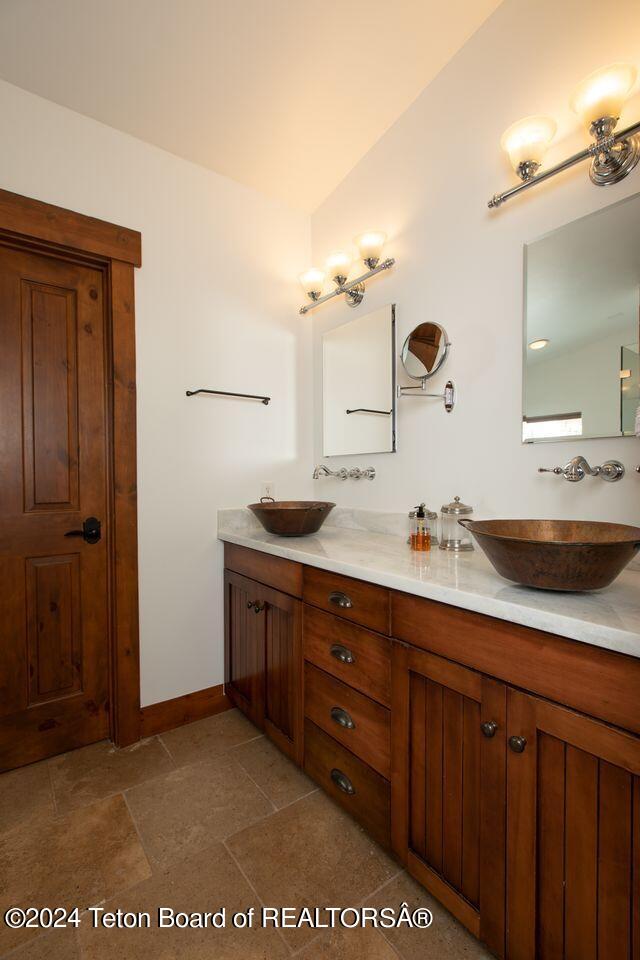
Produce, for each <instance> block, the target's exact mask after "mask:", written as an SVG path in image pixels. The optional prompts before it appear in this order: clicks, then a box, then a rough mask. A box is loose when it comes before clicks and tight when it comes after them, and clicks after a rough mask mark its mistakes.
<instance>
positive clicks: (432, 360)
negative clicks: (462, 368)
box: [398, 322, 455, 413]
mask: <svg viewBox="0 0 640 960" xmlns="http://www.w3.org/2000/svg"><path fill="white" fill-rule="evenodd" d="M450 346H451V341H450V340H449V337H448V336H447V331H446V330H445V329H444V327H443V326H441V324H439V323H431V322H429V323H420V324H418V326H417V327H414V329H413V330H412V331H411V333H410V334H409V336H408V337H407V339H406V340H405V342H404V345H403V347H402V353H401V355H400V359H401V360H402V366H403V367H404V369H405V372H406V373H407V376H409V377H410V378H411V379H412V380H418V381H420V385H419V386H416V387H401V386H399V387H398V396H399V397H403V396H408V397H416V396H422V397H432V398H436V399H438V400H443V401H444V407H445V410H446V411H447V413H451V411H452V410H453V407H454V404H455V387H454V384H453V381H452V380H447V382H446V384H445V388H444V393H427V392H426V386H427V380H429V379H431V377H433V376H435V374H436V373H437V372H438V370H440V368H441V367H442V365H443V364H444V362H445V360H446V359H447V356H448V355H449V348H450ZM416 391H417V392H416Z"/></svg>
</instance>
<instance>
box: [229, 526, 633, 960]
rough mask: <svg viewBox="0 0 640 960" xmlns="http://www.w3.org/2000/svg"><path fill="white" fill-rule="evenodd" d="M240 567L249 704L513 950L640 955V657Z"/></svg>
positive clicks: (467, 915) (238, 636)
mask: <svg viewBox="0 0 640 960" xmlns="http://www.w3.org/2000/svg"><path fill="white" fill-rule="evenodd" d="M225 560H226V561H227V562H226V566H227V567H228V568H229V567H232V569H227V571H226V573H225V595H226V643H227V649H226V660H227V683H226V690H227V693H228V695H229V698H230V699H231V700H232V701H233V703H234V704H235V705H236V706H238V707H239V708H240V709H241V710H243V711H244V712H245V714H246V715H247V716H248V717H249V718H250V719H251V720H252V721H253V722H254V723H255V724H256V725H257V726H258V727H260V728H261V729H263V730H265V732H266V733H267V734H268V735H269V736H270V737H271V738H272V739H273V741H274V742H275V743H276V744H277V745H278V746H279V747H280V748H281V749H282V750H283V751H284V752H285V753H287V754H288V755H289V756H290V757H292V758H293V759H294V760H295V761H296V762H297V763H302V760H303V736H304V739H305V742H304V766H305V769H306V771H307V772H308V773H309V775H310V776H311V777H313V778H314V779H315V780H316V781H317V782H318V783H319V784H321V785H322V786H323V788H324V789H325V790H327V792H328V793H329V794H330V795H331V796H333V797H334V798H335V799H336V801H337V802H338V803H340V804H341V805H342V806H343V808H344V809H345V810H349V812H350V813H351V814H352V815H353V816H354V817H355V818H356V819H357V820H358V821H359V822H360V823H361V824H362V825H363V826H364V827H365V829H367V830H368V831H369V832H370V833H371V834H372V836H374V837H375V838H376V839H377V840H378V841H379V842H380V843H382V844H384V845H385V846H387V845H389V842H391V847H392V849H393V851H394V852H395V854H396V856H397V857H398V859H399V860H400V861H401V862H402V863H403V864H405V865H406V867H407V869H408V870H409V872H410V873H411V874H412V875H413V876H414V877H416V879H417V880H418V881H419V882H420V883H422V884H423V885H424V886H425V887H426V888H427V889H428V890H429V891H430V892H431V893H432V894H433V895H434V896H435V897H436V898H437V899H438V900H440V901H441V902H442V903H443V904H444V905H445V906H446V907H447V908H448V909H449V910H450V911H451V912H452V913H453V914H454V915H455V916H456V917H458V919H459V920H461V922H462V923H464V924H465V925H466V926H467V927H468V929H469V930H470V931H471V932H472V933H473V934H475V935H476V936H477V937H479V938H480V939H481V940H483V941H484V942H485V943H486V944H487V946H488V947H489V949H490V950H491V951H492V952H493V953H494V954H495V955H496V956H497V957H499V958H505V960H640V736H638V734H640V659H638V658H634V657H629V656H625V655H623V654H620V653H615V652H613V651H609V650H604V649H601V648H598V647H594V646H590V645H588V644H582V643H578V642H577V641H573V640H568V639H566V638H563V637H559V636H554V635H552V634H549V633H543V632H541V631H538V630H535V629H532V628H529V627H524V626H519V625H516V624H512V623H510V622H507V621H502V620H496V619H494V618H492V617H488V616H484V615H481V614H478V613H472V612H470V611H466V610H461V609H459V608H456V607H452V606H448V605H446V604H443V603H438V602H436V601H433V600H426V599H422V598H418V597H415V596H411V595H408V594H404V593H399V592H396V591H389V590H387V589H386V588H383V587H380V586H377V585H374V584H368V583H365V582H364V581H356V580H353V579H351V578H346V577H341V576H340V575H338V574H333V573H328V572H324V571H319V570H316V569H315V568H309V567H303V566H302V565H301V564H295V563H292V562H290V561H288V560H283V559H280V558H272V557H268V556H267V555H264V554H256V553H255V552H254V551H252V550H247V549H245V548H243V547H235V546H234V547H229V545H227V549H226V550H225ZM272 560H277V563H271V561H272ZM303 621H304V629H303V626H302V623H303ZM391 638H393V639H391ZM303 690H304V695H303ZM303 699H304V701H305V702H304V709H303ZM303 716H304V717H305V718H306V719H305V720H304V724H305V726H304V733H303Z"/></svg>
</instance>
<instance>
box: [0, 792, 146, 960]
mask: <svg viewBox="0 0 640 960" xmlns="http://www.w3.org/2000/svg"><path fill="white" fill-rule="evenodd" d="M150 873H151V869H150V867H149V862H148V860H147V858H146V856H145V854H144V850H143V849H142V845H141V843H140V840H139V839H138V835H137V833H136V830H135V827H134V824H133V822H132V820H131V817H130V816H129V811H128V810H127V807H126V804H125V802H124V799H123V797H122V796H117V797H110V798H109V799H106V800H99V801H98V802H97V803H94V804H92V805H91V806H90V807H81V808H80V809H79V810H74V811H73V812H72V813H70V814H68V815H67V816H64V817H57V818H47V819H43V820H38V819H36V820H34V819H31V820H26V821H24V822H23V823H22V824H19V825H18V826H17V827H14V828H13V829H12V830H9V831H7V832H5V833H3V834H1V835H0V916H1V915H2V914H4V911H5V909H6V908H7V907H9V906H20V907H27V906H36V907H57V906H62V907H67V908H71V907H75V906H77V907H79V908H80V909H81V910H82V909H84V908H85V907H87V906H89V905H91V904H95V903H99V902H100V901H101V900H104V899H105V898H106V897H110V896H112V895H113V894H115V893H116V892H117V891H118V890H124V889H125V888H126V887H128V886H130V885H131V884H134V883H138V882H140V881H141V880H144V879H145V878H146V877H148V876H149V875H150ZM34 935H37V931H36V930H10V929H9V928H8V927H5V926H4V925H2V926H0V955H1V954H2V953H3V952H6V951H7V950H9V949H10V948H12V947H14V946H17V945H18V944H20V943H23V942H24V941H25V940H27V939H31V938H33V937H34Z"/></svg>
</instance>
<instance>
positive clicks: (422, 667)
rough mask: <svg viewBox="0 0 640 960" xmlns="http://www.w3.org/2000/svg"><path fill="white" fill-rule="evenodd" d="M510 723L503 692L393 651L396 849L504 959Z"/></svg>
mask: <svg viewBox="0 0 640 960" xmlns="http://www.w3.org/2000/svg"><path fill="white" fill-rule="evenodd" d="M505 716H506V689H505V687H504V686H503V685H502V684H500V683H498V682H496V681H493V680H489V679H488V678H485V677H483V676H482V675H481V674H478V673H475V672H474V671H472V670H469V669H467V668H466V667H461V666H459V665H457V664H454V663H451V662H450V661H448V660H445V659H443V658H441V657H437V656H434V655H433V654H429V653H425V652H423V651H420V650H416V649H414V648H411V647H407V646H405V645H404V644H401V643H399V642H398V641H394V644H393V693H392V711H391V724H392V800H391V818H392V842H393V847H394V850H395V851H396V853H397V854H398V856H399V857H400V858H401V860H402V861H403V862H404V863H405V864H406V866H407V869H408V870H409V872H410V873H412V874H413V876H415V877H416V879H417V880H419V881H420V882H421V883H422V884H423V885H424V886H425V887H426V888H427V889H428V890H430V891H431V892H432V893H433V894H434V896H436V897H437V898H438V899H439V900H440V901H441V902H442V903H443V904H444V905H445V906H446V907H447V908H448V909H449V910H450V911H451V912H452V913H453V914H454V915H455V916H457V917H458V919H459V920H461V922H462V923H464V924H465V925H466V926H467V927H468V928H469V930H471V932H472V933H473V934H474V935H475V936H478V937H481V938H482V939H483V940H485V942H486V943H487V944H488V945H489V946H490V947H491V949H492V950H493V951H494V952H495V953H496V954H497V955H498V956H502V955H503V952H504V863H505V833H504V828H505V821H504V814H505V765H506V757H505ZM481 725H484V730H485V731H486V732H485V735H484V736H483V733H482V729H481Z"/></svg>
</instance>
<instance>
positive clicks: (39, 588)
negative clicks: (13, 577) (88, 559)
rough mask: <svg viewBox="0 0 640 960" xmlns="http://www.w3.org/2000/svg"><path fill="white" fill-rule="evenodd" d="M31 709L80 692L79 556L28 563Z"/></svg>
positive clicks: (70, 555) (45, 558)
mask: <svg viewBox="0 0 640 960" xmlns="http://www.w3.org/2000/svg"><path fill="white" fill-rule="evenodd" d="M26 568H27V642H28V647H29V683H30V691H29V706H31V705H32V704H34V703H41V702H43V701H45V700H52V699H55V698H56V697H59V696H64V695H66V694H70V693H75V692H76V691H78V690H80V689H81V688H82V626H81V612H80V556H79V554H77V553H73V554H66V555H64V556H61V557H38V558H35V559H29V560H27V563H26Z"/></svg>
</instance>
